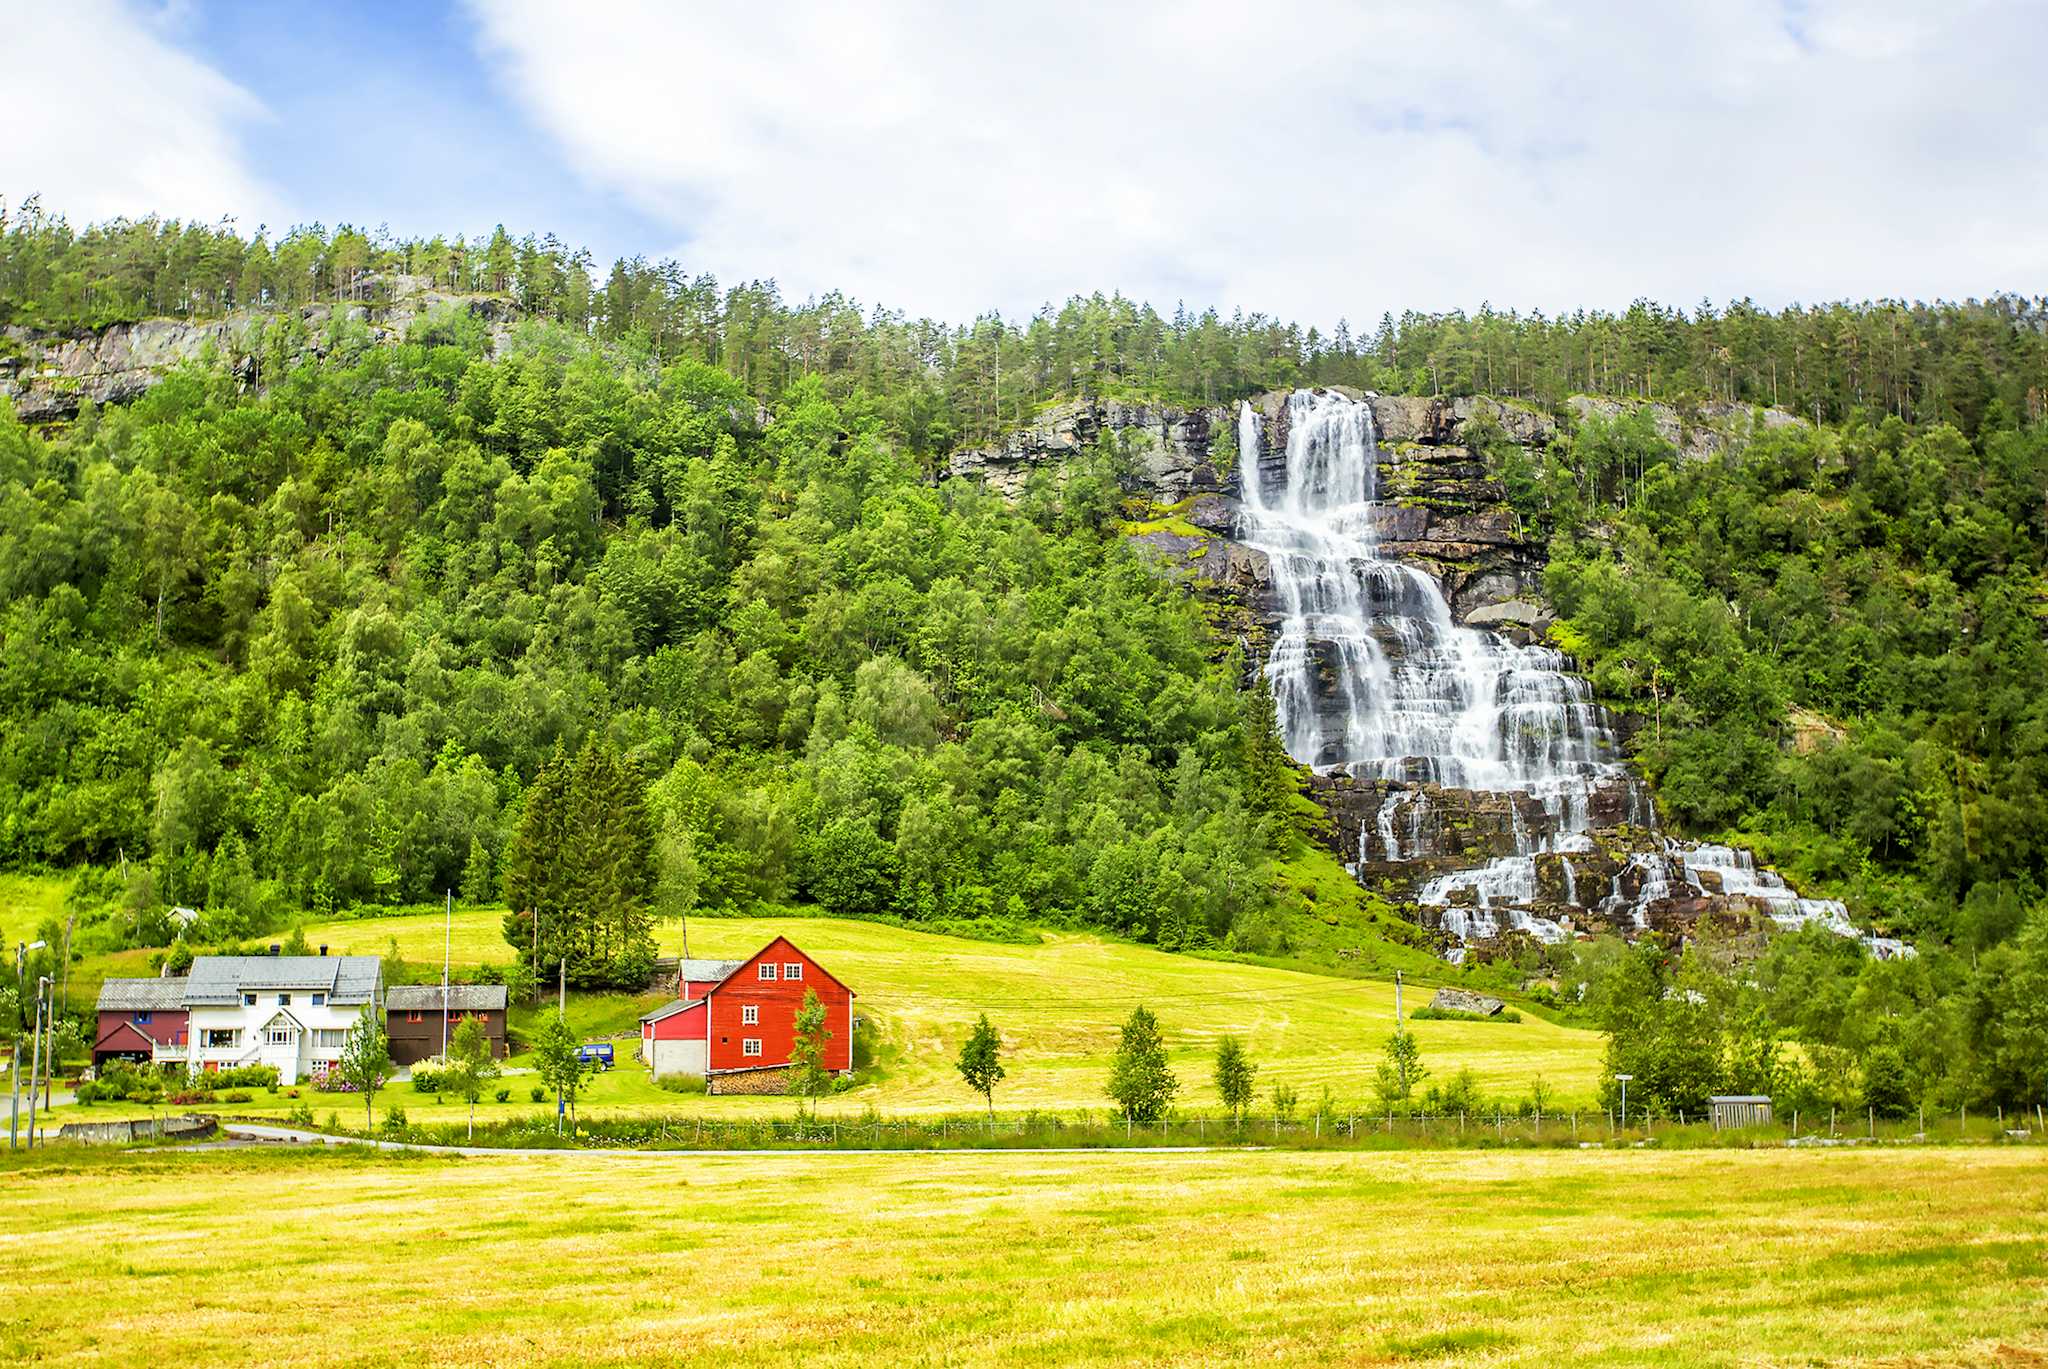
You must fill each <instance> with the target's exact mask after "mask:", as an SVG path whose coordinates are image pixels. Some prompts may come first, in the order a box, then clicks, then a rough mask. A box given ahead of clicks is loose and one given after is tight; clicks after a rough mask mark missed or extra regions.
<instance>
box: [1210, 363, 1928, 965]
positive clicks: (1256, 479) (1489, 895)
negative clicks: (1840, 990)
mask: <svg viewBox="0 0 2048 1369" xmlns="http://www.w3.org/2000/svg"><path fill="white" fill-rule="evenodd" d="M1282 418H1283V423H1284V428H1285V432H1286V443H1285V452H1284V461H1282V462H1278V463H1275V462H1271V461H1269V460H1267V459H1266V457H1265V451H1264V447H1265V441H1264V439H1265V428H1264V424H1263V422H1262V421H1261V417H1260V414H1259V412H1258V411H1257V410H1255V409H1254V408H1252V406H1250V405H1249V404H1246V405H1241V406H1240V408H1239V411H1238V452H1239V469H1240V470H1241V472H1242V477H1241V479H1242V487H1243V494H1244V501H1243V513H1242V516H1241V519H1240V523H1239V537H1240V540H1242V541H1243V542H1244V543H1245V544H1246V545H1248V546H1251V547H1253V548H1256V549H1257V550H1259V551H1262V552H1264V553H1265V555H1266V557H1267V560H1268V563H1269V565H1270V566H1271V574H1272V582H1273V589H1274V594H1275V597H1276V599H1277V600H1278V604H1279V608H1280V611H1281V612H1280V622H1279V630H1278V633H1277V635H1276V638H1275V640H1274V643H1273V646H1272V650H1271V653H1270V654H1269V656H1268V658H1267V661H1266V667H1265V670H1266V676H1267V679H1268V681H1269V682H1270V684H1271V686H1272V690H1273V696H1274V702H1275V705H1276V708H1277V712H1278V715H1279V723H1280V729H1281V733H1282V736H1283V737H1284V739H1285V741H1286V746H1287V750H1288V753H1289V754H1290V755H1292V756H1293V757H1294V758H1295V759H1296V760H1297V761H1300V762H1301V763H1303V764H1304V765H1307V766H1309V767H1310V768H1312V769H1314V770H1315V771H1317V772H1318V773H1320V774H1347V775H1350V776H1352V777H1354V778H1356V779H1359V780H1365V781H1372V782H1376V783H1379V784H1382V785H1385V786H1386V789H1385V791H1384V793H1383V794H1382V796H1381V798H1380V800H1379V806H1378V809H1377V811H1376V813H1374V814H1373V816H1372V820H1371V825H1370V827H1365V826H1364V825H1363V824H1361V827H1362V830H1361V832H1360V835H1359V841H1358V860H1359V863H1360V865H1361V866H1363V865H1365V864H1368V863H1372V862H1380V861H1383V862H1387V863H1398V862H1401V861H1403V860H1409V861H1413V860H1416V859H1418V858H1421V857H1424V856H1425V855H1426V854H1427V851H1426V847H1425V833H1424V815H1425V814H1426V813H1428V812H1429V811H1430V804H1429V794H1430V792H1437V791H1442V790H1468V791H1477V792H1479V793H1482V794H1484V793H1491V794H1504V795H1506V796H1507V798H1508V812H1509V818H1510V821H1511V823H1512V828H1513V833H1512V839H1513V843H1514V848H1515V850H1514V854H1512V855H1501V856H1497V857H1495V858H1494V859H1492V860H1489V861H1486V862H1485V863H1483V864H1481V865H1478V866H1476V867H1473V868H1466V869H1460V870H1456V871H1452V872H1451V873H1448V874H1439V875H1437V876H1436V877H1435V878H1433V879H1430V880H1428V881H1427V882H1426V883H1425V884H1424V885H1423V887H1422V889H1421V890H1420V892H1419V894H1418V899H1419V901H1420V902H1421V903H1422V904H1424V905H1425V906H1432V907H1435V908H1437V909H1439V910H1440V912H1439V914H1438V916H1439V920H1440V922H1441V924H1442V926H1443V927H1444V928H1445V930H1447V931H1450V932H1452V933H1453V934H1454V935H1457V936H1459V937H1460V938H1461V939H1465V940H1473V939H1481V938H1486V937H1492V936H1497V935H1499V934H1501V932H1502V931H1503V930H1506V929H1517V930H1521V931H1524V932H1526V933H1528V934H1529V935H1531V936H1533V937H1535V938H1536V939H1538V940H1540V941H1546V942H1549V941H1558V940H1562V939H1563V938H1565V937H1566V936H1568V935H1569V934H1570V927H1569V924H1568V923H1567V922H1564V921H1561V920H1560V917H1559V916H1558V915H1560V914H1561V915H1563V916H1569V914H1570V913H1571V912H1573V911H1579V910H1583V911H1597V912H1598V913H1600V914H1601V915H1602V916H1605V917H1607V918H1608V919H1609V920H1610V921H1614V922H1618V923H1626V924H1629V925H1632V926H1634V927H1637V928H1643V927H1647V926H1648V925H1649V922H1648V917H1647V910H1648V909H1649V908H1650V906H1651V905H1652V904H1653V903H1656V902H1657V901H1659V900H1669V899H1673V898H1676V897H1679V896H1680V895H1683V896H1686V897H1691V896H1695V895H1703V894H1707V893H1724V894H1728V895H1740V896H1747V897H1749V898H1751V899H1753V900H1755V901H1756V902H1757V903H1758V904H1761V905H1762V906H1763V907H1764V908H1765V910H1766V911H1768V912H1769V914H1770V915H1771V916H1772V917H1773V918H1774V919H1775V920H1777V921H1778V922H1779V923H1780V925H1785V926H1792V925H1798V924H1803V923H1807V922H1817V923H1819V924H1821V925H1823V926H1827V927H1829V928H1830V929H1832V930H1836V931H1841V932H1844V933H1845V934H1850V935H1853V934H1854V929H1853V927H1851V926H1850V924H1849V922H1848V919H1847V915H1846V912H1845V911H1844V910H1843V909H1842V907H1841V905H1840V904H1836V903H1831V902H1829V901H1826V900H1818V899H1803V898H1800V897H1799V896H1798V894H1797V893H1796V892H1794V891H1793V890H1791V889H1789V888H1788V887H1786V886H1785V884H1784V881H1783V880H1781V879H1779V878H1778V877H1777V876H1776V875H1774V874H1772V873H1770V872H1769V871H1761V872H1759V871H1757V870H1756V868H1755V866H1754V863H1753V862H1751V861H1750V860H1749V857H1748V854H1747V853H1746V852H1733V851H1730V850H1729V848H1726V847H1687V846H1681V845H1679V844H1677V843H1670V842H1666V841H1664V840H1663V839H1662V838H1657V839H1656V849H1654V850H1652V851H1638V852H1637V853H1635V854H1634V855H1633V856H1632V857H1630V863H1629V864H1628V865H1627V866H1625V867H1624V868H1623V869H1622V870H1621V872H1620V873H1618V874H1616V875H1615V876H1614V878H1613V881H1612V887H1611V889H1610V890H1609V891H1608V893H1607V895H1606V896H1605V897H1604V898H1599V899H1597V902H1595V903H1591V904H1588V903H1582V902H1581V896H1580V891H1579V877H1580V873H1581V872H1580V871H1579V870H1578V869H1576V868H1575V867H1574V865H1573V863H1572V862H1571V861H1570V860H1569V859H1566V858H1565V856H1564V853H1567V852H1576V853H1592V852H1593V851H1594V845H1593V842H1592V840H1591V838H1590V836H1589V830H1590V827H1591V821H1592V810H1593V807H1594V802H1593V801H1594V799H1595V796H1596V795H1597V794H1598V793H1599V792H1600V791H1602V790H1603V789H1607V788H1609V787H1610V786H1611V787H1614V788H1615V789H1618V790H1619V791H1620V793H1619V794H1618V796H1617V795H1615V794H1611V793H1610V795H1609V798H1610V800H1612V799H1614V798H1616V797H1618V798H1619V803H1618V804H1616V803H1612V802H1610V803H1609V805H1608V806H1607V811H1608V812H1610V813H1615V814H1624V815H1625V816H1626V821H1627V822H1628V823H1630V824H1631V825H1633V826H1635V827H1637V828H1640V829H1647V830H1648V831H1650V832H1654V831H1655V829H1656V825H1657V824H1656V812H1655V808H1654V806H1653V805H1652V804H1651V802H1650V799H1649V795H1648V792H1647V790H1646V789H1645V788H1644V787H1643V786H1642V784H1641V783H1640V782H1638V781H1637V780H1635V779H1634V778H1633V777H1632V776H1631V775H1630V774H1629V772H1628V769H1627V767H1626V766H1624V765H1623V764H1621V762H1620V761H1619V759H1618V758H1617V748H1616V746H1615V743H1614V738H1613V735H1612V733H1611V731H1610V730H1609V728H1608V726H1607V722H1606V718H1605V715H1604V714H1603V713H1602V712H1601V710H1600V709H1599V708H1598V707H1597V706H1596V705H1595V704H1594V702H1593V699H1592V694H1591V690H1590V688H1589V686H1588V685H1587V683H1586V681H1585V680H1584V679H1582V678H1580V677H1579V676H1578V675H1576V674H1574V673H1572V671H1571V669H1570V661H1569V660H1568V658H1567V657H1565V655H1564V654H1563V653H1562V652H1558V651H1555V650H1552V649H1550V648H1548V647H1542V646H1529V645H1520V644H1517V643H1515V642H1511V641H1509V640H1507V639H1505V638H1503V637H1501V636H1499V635H1497V634H1494V633H1490V632H1485V631H1481V630H1479V629H1476V628H1470V627H1465V626H1462V625H1460V624H1459V623H1458V622H1457V621H1456V620H1455V619H1454V617H1453V616H1452V613H1451V607H1450V603H1449V601H1448V600H1447V599H1446V598H1445V595H1444V592H1443V590H1442V589H1441V588H1440V587H1439V585H1438V584H1437V581H1436V579H1435V577H1433V576H1432V575H1430V574H1429V573H1427V572H1426V571H1424V570H1422V569H1421V568H1419V567H1417V566H1412V565H1409V564H1406V563H1405V562H1403V561H1400V560H1398V559H1394V558H1390V557H1385V556H1382V555H1381V554H1380V549H1379V529H1380V528H1381V527H1382V526H1383V525H1384V524H1385V523H1387V522H1388V521H1389V520H1390V518H1391V517H1392V516H1393V515H1394V514H1395V512H1396V510H1395V509H1394V508H1393V506H1390V505H1387V504H1384V503H1382V502H1381V501H1380V500H1379V498H1378V494H1379V490H1378V468H1379V452H1378V449H1377V445H1376V442H1375V434H1374V428H1373V411H1372V408H1371V406H1370V405H1369V404H1368V403H1365V402H1363V401H1360V400H1355V399H1351V398H1348V397H1346V396H1344V395H1340V394H1335V393H1327V392H1315V391H1307V390H1300V391H1296V392H1295V393H1294V394H1292V395H1290V396H1289V397H1288V399H1287V402H1286V411H1285V414H1284V415H1283V416H1282ZM1276 465H1277V466H1278V468H1279V469H1278V470H1277V471H1276V470H1274V469H1273V467H1274V466H1276ZM1424 786H1433V787H1434V789H1433V790H1426V789H1425V788H1424ZM1517 795H1528V796H1530V797H1532V798H1533V799H1535V800H1536V802H1537V804H1538V805H1540V807H1541V810H1542V813H1543V815H1544V817H1545V818H1546V819H1547V821H1546V822H1545V823H1544V825H1543V832H1542V835H1541V836H1540V837H1536V836H1532V835H1531V833H1530V831H1529V829H1528V824H1527V822H1526V821H1525V818H1524V813H1523V808H1522V801H1519V800H1517V798H1516V796H1517ZM1530 811H1531V812H1534V811H1535V807H1534V806H1532V808H1531V810H1530ZM1404 818H1405V819H1406V821H1405V823H1403V822H1402V819H1404ZM1403 826H1405V827H1406V829H1407V830H1406V840H1405V842H1404V840H1403V834H1402V827H1403ZM1542 860H1555V861H1557V862H1558V864H1559V866H1560V867H1561V868H1560V869H1559V870H1558V871H1557V872H1556V876H1557V893H1556V894H1554V895H1553V896H1552V897H1551V901H1549V902H1547V903H1544V902H1543V899H1542V896H1541V889H1540V885H1541V880H1540V878H1539V870H1540V866H1539V861H1542ZM1702 872H1711V873H1712V874H1713V876H1714V877H1715V880H1714V882H1716V883H1717V884H1718V886H1719V887H1718V888H1715V889H1712V890H1709V889H1708V888H1707V887H1706V886H1707V881H1706V879H1705V878H1703V875H1702ZM1596 887H1597V886H1596ZM1537 903H1543V906H1544V907H1546V908H1547V909H1549V910H1550V912H1551V913H1552V914H1553V916H1544V915H1541V914H1538V913H1536V912H1533V911H1532V910H1531V907H1530V905H1532V904H1537ZM1560 903H1561V904H1562V905H1563V907H1562V909H1560V908H1559V904H1560ZM1871 940H1872V945H1873V949H1874V950H1876V951H1878V953H1880V954H1883V953H1885V952H1886V946H1888V945H1890V944H1891V943H1883V944H1879V943H1877V942H1876V941H1875V940H1874V939H1871Z"/></svg>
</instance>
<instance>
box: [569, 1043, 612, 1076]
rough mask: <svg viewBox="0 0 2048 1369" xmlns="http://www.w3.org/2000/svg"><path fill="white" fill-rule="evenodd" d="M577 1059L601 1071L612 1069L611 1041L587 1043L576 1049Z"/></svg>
mask: <svg viewBox="0 0 2048 1369" xmlns="http://www.w3.org/2000/svg"><path fill="white" fill-rule="evenodd" d="M576 1058H577V1059H578V1060H581V1061H582V1062H583V1063H584V1064H586V1065H595V1066H597V1067H598V1068H599V1069H601V1070H608V1069H610V1068H611V1067H612V1043H611V1042H609V1041H585V1042H584V1043H583V1044H582V1045H580V1046H578V1047H577V1048H576Z"/></svg>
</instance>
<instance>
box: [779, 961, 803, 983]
mask: <svg viewBox="0 0 2048 1369" xmlns="http://www.w3.org/2000/svg"><path fill="white" fill-rule="evenodd" d="M782 977H783V978H784V979H802V978H803V977H804V964H803V962H802V961H801V960H792V961H790V962H789V963H788V964H786V965H784V966H783V967H782Z"/></svg>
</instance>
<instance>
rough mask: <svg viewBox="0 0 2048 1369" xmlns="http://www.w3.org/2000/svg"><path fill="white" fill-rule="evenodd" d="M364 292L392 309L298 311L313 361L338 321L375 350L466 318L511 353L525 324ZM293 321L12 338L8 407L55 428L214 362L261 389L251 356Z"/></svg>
mask: <svg viewBox="0 0 2048 1369" xmlns="http://www.w3.org/2000/svg"><path fill="white" fill-rule="evenodd" d="M362 284H363V285H364V287H365V288H369V287H371V286H376V285H383V286H385V287H386V288H387V289H388V292H389V294H390V299H389V301H388V302H381V301H380V302H360V301H343V302H342V303H340V304H336V303H333V302H319V303H314V304H308V305H305V306H303V307H302V308H300V309H299V310H298V312H297V315H296V321H297V322H298V323H299V324H301V325H303V328H304V334H305V341H304V342H303V344H302V348H303V351H304V352H305V353H308V354H311V355H315V356H318V355H321V354H323V353H324V352H325V351H326V349H327V347H328V345H329V334H328V329H329V325H330V324H332V323H333V322H334V321H335V320H336V318H337V317H339V318H340V319H342V320H344V321H346V322H349V323H355V324H360V325H363V326H364V327H365V328H366V329H367V331H368V334H369V339H370V341H371V342H372V343H387V342H396V341H401V340H403V338H404V337H405V335H406V333H407V331H408V330H409V329H410V328H411V327H412V325H413V324H415V323H417V322H419V321H421V320H422V319H425V318H427V317H429V316H431V315H433V314H434V313H436V312H439V311H444V310H459V311H461V312H463V313H465V314H467V315H469V316H470V317H472V318H475V319H478V320H481V321H482V322H483V323H484V325H485V329H486V333H487V335H488V337H489V339H490V345H491V347H492V349H493V350H495V349H497V348H498V347H501V346H503V345H504V342H505V340H506V339H507V338H508V337H509V336H510V335H511V331H512V328H513V326H514V324H515V323H516V322H517V321H518V315H517V312H516V311H515V310H514V308H513V307H512V304H511V302H510V301H509V300H507V299H504V298H503V297H500V296H495V295H450V294H446V293H444V292H442V291H439V290H436V289H434V288H432V286H431V283H429V282H428V281H427V280H426V278H425V277H423V276H397V277H393V278H392V279H391V280H389V281H378V280H375V279H373V280H370V281H365V282H363V283H362ZM289 318H290V316H288V315H280V314H278V313H276V312H272V311H252V310H242V311H237V312H236V313H233V314H230V315H229V316H228V317H226V318H223V319H215V320H212V321H210V322H204V323H188V322H185V321H183V320H181V319H168V318H157V319H141V320H139V321H137V322H134V323H115V324H109V325H108V326H107V327H105V328H101V329H98V330H96V331H92V332H85V333H79V334H72V335H56V334H41V333H35V332H32V331H30V330H29V329H26V328H19V327H12V328H8V329H7V330H6V341H7V343H8V344H9V345H8V346H6V347H0V398H4V399H6V400H8V401H10V402H11V403H12V404H13V405H14V411H15V414H16V416H17V417H19V418H20V419H21V420H22V421H23V422H25V423H54V422H58V421H61V420H64V419H68V418H73V417H75V416H76V415H77V414H78V411H79V410H80V409H81V408H83V407H84V406H85V405H86V404H88V403H90V404H95V405H106V404H125V403H128V402H129V401H131V400H134V399H137V398H140V397H141V396H142V395H143V394H144V393H146V392H147V391H148V390H149V389H150V388H151V387H153V386H155V385H156V384H158V383H159V382H161V381H162V380H163V378H164V377H165V376H166V375H168V374H169V373H170V372H171V371H173V370H175V369H176V368H178V367H179V366H183V365H187V364H189V363H191V362H195V361H200V360H202V359H204V358H206V357H207V356H209V355H211V356H213V357H216V358H218V359H219V360H220V361H222V362H223V363H225V364H226V365H227V366H228V367H229V368H230V369H231V370H232V371H233V372H234V374H235V375H236V376H237V377H238V378H239V379H241V380H242V381H243V383H245V384H250V385H256V384H260V383H261V382H262V381H263V380H264V379H265V377H264V375H263V374H262V371H261V368H259V367H258V365H257V364H256V362H255V361H254V359H253V358H252V357H251V356H250V355H249V354H250V352H251V350H252V349H254V348H255V345H256V338H257V335H258V334H259V332H260V331H261V330H264V329H267V328H273V327H275V326H276V325H277V324H278V323H279V322H280V321H281V320H287V319H289Z"/></svg>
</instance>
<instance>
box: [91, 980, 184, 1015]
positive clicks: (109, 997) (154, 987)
mask: <svg viewBox="0 0 2048 1369" xmlns="http://www.w3.org/2000/svg"><path fill="white" fill-rule="evenodd" d="M184 1006H185V980H184V978H183V977H182V976H180V977H179V978H176V979H108V980H104V981H102V982H101V984H100V1001H99V1006H98V1008H97V1009H95V1011H98V1012H175V1011H176V1010H178V1009H179V1008H182V1007H184Z"/></svg>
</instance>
